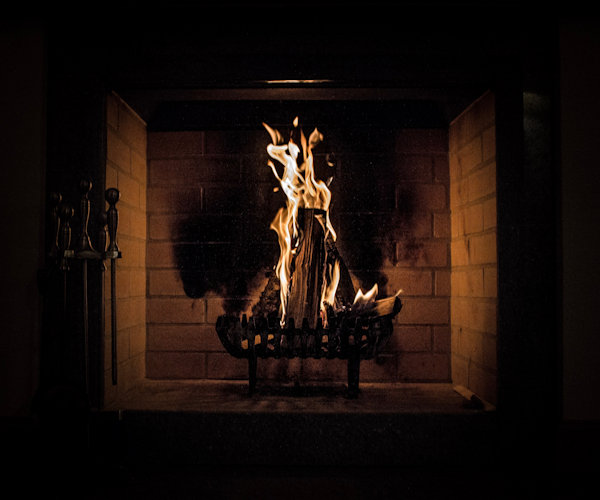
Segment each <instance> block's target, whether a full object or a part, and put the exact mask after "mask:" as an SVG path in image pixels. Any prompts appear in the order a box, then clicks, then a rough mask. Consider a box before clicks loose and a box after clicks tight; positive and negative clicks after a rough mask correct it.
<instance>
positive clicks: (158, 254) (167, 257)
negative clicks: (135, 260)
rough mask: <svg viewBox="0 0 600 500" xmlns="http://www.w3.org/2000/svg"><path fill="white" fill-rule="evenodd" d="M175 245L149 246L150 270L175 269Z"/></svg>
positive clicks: (149, 244)
mask: <svg viewBox="0 0 600 500" xmlns="http://www.w3.org/2000/svg"><path fill="white" fill-rule="evenodd" d="M173 250H174V249H173V243H171V242H165V243H162V242H161V243H152V242H149V243H148V245H147V259H148V267H149V268H174V267H176V263H175V255H174V251H173Z"/></svg>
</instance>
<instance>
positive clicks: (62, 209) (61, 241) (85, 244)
mask: <svg viewBox="0 0 600 500" xmlns="http://www.w3.org/2000/svg"><path fill="white" fill-rule="evenodd" d="M91 189H92V182H91V181H89V180H82V181H81V182H80V183H79V193H80V195H81V199H80V202H79V214H78V216H79V217H78V218H79V224H80V228H79V234H78V237H77V238H76V240H75V242H74V245H72V228H71V220H72V218H73V216H74V215H75V210H74V208H73V206H72V205H71V204H69V203H67V202H64V201H63V198H62V195H61V194H60V193H52V194H51V195H50V204H51V212H50V213H51V221H52V222H51V223H52V236H53V241H52V245H51V249H50V255H49V256H50V261H51V262H52V263H53V264H54V268H55V269H57V270H58V271H59V272H60V273H61V275H62V276H61V279H62V288H63V290H62V323H63V324H66V323H67V318H68V310H67V307H68V305H69V304H68V300H69V296H70V295H69V286H70V280H69V279H68V274H69V272H70V271H71V270H72V267H73V264H74V262H75V261H79V262H80V263H81V304H82V311H81V315H82V319H81V324H82V329H83V357H82V359H83V373H84V377H85V379H84V383H85V392H86V394H89V328H90V324H89V323H90V319H89V313H90V306H89V302H88V288H89V283H88V281H89V280H88V265H91V263H92V262H96V263H98V265H99V267H100V271H102V272H104V271H105V269H106V267H105V264H104V261H105V260H110V275H111V280H110V297H111V372H112V383H113V385H116V383H117V309H116V298H117V297H116V270H117V267H116V264H117V259H119V258H121V252H120V250H119V247H118V245H117V225H118V219H119V215H118V211H117V208H116V204H117V202H118V201H119V196H120V193H119V191H118V190H117V189H115V188H109V189H107V190H106V191H105V199H106V201H107V203H108V210H107V211H106V212H105V211H103V210H100V212H99V213H98V218H97V222H98V223H97V225H98V234H97V235H96V246H95V248H94V246H93V245H92V242H91V239H90V235H89V232H88V223H89V219H90V212H91V207H90V200H89V197H88V196H89V192H90V190H91ZM107 235H108V238H107ZM107 240H108V241H107ZM107 243H108V246H107ZM65 335H66V334H65V332H64V331H63V332H62V334H61V339H60V343H61V345H62V347H61V350H60V351H61V352H64V349H65V338H64V337H65Z"/></svg>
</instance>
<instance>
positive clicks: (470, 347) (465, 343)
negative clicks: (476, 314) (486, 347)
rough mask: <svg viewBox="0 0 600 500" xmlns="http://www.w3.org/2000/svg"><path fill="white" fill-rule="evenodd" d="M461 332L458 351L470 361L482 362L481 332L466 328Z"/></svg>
mask: <svg viewBox="0 0 600 500" xmlns="http://www.w3.org/2000/svg"><path fill="white" fill-rule="evenodd" d="M461 333H462V334H461V336H460V340H459V344H458V350H457V353H458V354H460V355H461V356H464V357H465V358H467V359H468V360H469V361H475V362H477V363H480V364H481V363H482V360H483V345H482V339H483V336H482V334H481V332H477V331H475V330H470V329H468V328H464V329H463V330H462V332H461Z"/></svg>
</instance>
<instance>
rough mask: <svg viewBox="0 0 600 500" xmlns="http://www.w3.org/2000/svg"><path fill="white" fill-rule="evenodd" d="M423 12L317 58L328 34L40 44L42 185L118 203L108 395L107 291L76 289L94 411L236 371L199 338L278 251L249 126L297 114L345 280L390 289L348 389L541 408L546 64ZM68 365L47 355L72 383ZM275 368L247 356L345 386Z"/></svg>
mask: <svg viewBox="0 0 600 500" xmlns="http://www.w3.org/2000/svg"><path fill="white" fill-rule="evenodd" d="M442 17H443V16H442ZM435 19H436V20H437V21H435V22H433V23H432V24H431V26H430V27H429V29H427V30H426V31H420V30H421V29H423V30H425V27H424V26H422V25H419V26H420V27H419V28H417V27H416V26H413V27H412V28H408V27H407V28H406V30H405V31H404V33H403V34H402V35H398V37H399V38H398V39H396V37H395V36H392V35H391V34H390V33H389V32H387V33H384V32H380V31H379V30H376V29H374V28H372V27H371V28H369V29H368V36H367V33H364V37H365V39H368V40H369V42H368V43H365V44H361V41H364V39H363V38H362V37H361V38H360V40H355V41H354V42H352V41H348V40H345V42H344V43H342V42H340V41H339V39H338V38H336V37H335V36H334V37H333V39H335V40H336V42H333V43H329V44H327V43H325V44H323V45H319V44H318V43H317V41H323V39H324V38H325V40H327V39H328V36H330V35H327V36H326V35H324V34H322V33H321V34H318V33H313V32H312V31H311V34H312V35H314V37H313V42H310V43H307V45H306V46H300V45H299V46H294V47H293V48H290V49H286V50H280V49H277V48H274V47H273V46H272V45H270V44H268V43H267V41H266V38H267V37H265V36H263V35H259V34H257V33H255V32H254V31H252V36H251V37H250V38H245V37H244V36H242V35H241V34H237V35H233V36H232V37H231V38H228V39H226V38H225V37H224V36H223V35H221V36H218V35H215V34H214V33H212V34H211V35H210V36H209V34H208V32H205V33H204V34H202V33H197V32H196V31H195V30H193V29H192V27H191V26H189V25H188V24H186V23H183V24H184V27H185V28H184V29H183V30H182V31H181V32H175V31H169V33H170V35H171V37H168V36H165V34H164V33H163V34H162V35H157V34H154V35H148V33H149V32H152V30H149V31H146V30H143V33H144V34H143V35H142V34H141V33H140V30H139V28H137V29H134V30H133V32H130V33H127V34H124V33H120V34H119V36H118V37H117V39H115V40H109V41H107V42H106V44H105V45H103V46H101V47H99V46H98V43H97V41H94V40H92V38H93V37H92V36H84V35H83V34H81V33H79V34H80V35H81V36H82V44H80V45H79V46H78V47H74V46H73V45H72V44H71V43H70V42H69V40H67V39H66V37H64V35H62V34H61V33H53V37H51V38H50V41H51V42H52V43H51V44H50V47H51V48H50V52H49V61H51V62H53V64H52V65H51V66H50V81H49V95H50V100H49V110H48V112H49V139H48V151H49V155H48V182H47V185H48V193H50V192H53V191H60V192H62V193H63V195H64V196H65V198H70V199H72V200H77V199H78V196H79V194H78V193H77V188H76V186H77V184H78V182H79V179H80V178H86V177H87V178H90V179H92V180H93V183H94V187H93V189H92V191H91V193H90V199H91V202H92V206H93V207H94V206H95V207H101V206H104V201H103V193H104V189H105V188H109V187H118V188H119V189H120V190H121V191H122V194H123V196H122V199H121V201H120V203H121V207H120V208H121V213H122V214H123V217H122V220H121V225H120V232H119V237H120V238H121V239H120V241H122V242H123V243H124V244H123V245H122V250H123V259H124V260H123V262H119V264H118V265H119V266H120V272H121V273H124V274H121V275H119V276H118V277H119V279H122V278H123V276H125V278H123V279H125V280H126V281H127V285H123V284H121V285H120V286H121V288H120V290H119V291H118V299H119V300H121V301H122V302H121V303H120V306H119V311H120V315H121V316H119V318H118V319H119V322H120V323H123V321H124V322H125V325H124V327H123V328H124V329H129V333H128V334H127V335H128V337H127V340H121V342H127V343H128V345H127V346H125V345H124V344H123V345H120V346H119V349H118V351H119V353H120V355H121V356H124V358H121V362H123V361H126V362H129V361H131V363H130V364H128V365H127V363H126V364H125V365H123V366H122V367H121V368H122V369H121V371H120V379H119V380H120V381H119V384H121V385H119V384H117V386H113V385H112V384H111V381H110V377H108V376H107V373H109V372H110V364H109V361H108V360H109V349H108V348H107V338H108V337H107V334H106V332H107V331H108V326H109V325H110V321H108V319H109V309H110V308H109V295H108V283H109V282H108V281H106V278H107V276H105V278H104V280H102V281H103V282H102V283H99V282H98V281H97V278H91V284H92V285H93V289H92V291H91V292H90V304H91V310H90V319H91V321H90V324H91V325H92V326H91V328H90V346H89V347H90V359H89V368H90V402H91V404H92V407H93V408H98V409H101V408H103V407H110V405H111V404H112V403H114V402H115V401H118V400H119V398H120V397H121V396H122V395H123V394H125V393H127V392H128V391H130V390H131V389H132V388H135V386H136V384H137V383H138V382H140V380H143V379H144V377H147V378H148V379H171V380H172V379H195V378H198V379H216V380H219V379H229V380H231V379H233V380H243V379H244V378H245V377H246V376H247V368H246V367H245V365H243V364H242V365H239V364H238V365H236V364H235V360H233V359H230V358H231V357H230V356H228V355H227V354H226V353H225V352H224V351H223V349H222V346H220V345H219V344H218V339H217V336H216V331H215V329H214V325H215V324H216V320H217V318H218V316H219V315H221V314H223V313H230V314H231V313H235V314H238V313H241V312H242V311H244V310H247V311H249V310H251V306H252V304H253V302H255V301H256V299H257V297H258V296H259V294H260V293H261V292H262V291H263V289H264V286H265V279H264V271H265V269H267V270H268V269H269V267H270V266H272V265H273V263H274V262H273V259H274V258H276V256H277V246H276V239H275V236H274V233H273V232H272V231H269V228H268V226H269V223H270V220H271V218H272V216H273V215H274V213H275V211H276V209H277V207H279V206H280V205H281V203H282V198H281V195H280V193H275V192H274V191H273V187H274V186H275V184H274V178H273V176H272V174H271V172H270V170H269V169H268V167H267V166H266V160H267V155H266V151H265V149H266V145H267V143H268V134H267V133H266V131H265V130H264V129H262V127H261V122H263V121H264V122H267V123H269V125H272V126H274V127H275V128H278V129H279V130H281V131H282V132H283V131H286V130H289V127H290V125H291V120H292V119H293V118H294V117H295V116H299V118H300V121H301V124H302V125H303V126H304V130H305V132H306V133H310V131H311V130H312V128H313V127H317V128H319V130H320V131H321V132H322V133H323V134H324V135H325V143H324V144H322V145H321V146H320V147H319V148H318V149H317V150H316V151H315V155H316V159H317V161H318V162H319V167H318V168H319V169H324V170H325V175H327V174H329V173H330V171H329V170H327V169H333V173H334V181H333V183H332V191H333V208H332V217H333V219H334V227H335V228H336V230H338V232H339V235H340V236H339V237H340V244H339V247H340V251H341V253H342V255H343V256H344V258H345V259H347V261H348V266H349V268H350V270H351V272H352V275H353V278H354V279H355V280H356V282H355V284H357V285H360V286H362V287H367V288H368V287H370V286H371V285H373V284H375V283H378V284H379V286H380V290H382V294H386V295H389V294H391V293H394V292H395V290H394V288H405V296H406V298H405V299H404V300H405V307H404V309H403V311H401V312H400V313H399V315H398V316H397V318H396V319H395V322H394V327H395V332H394V334H393V336H392V341H391V342H390V344H391V345H390V346H388V348H387V350H386V351H384V352H383V353H382V354H381V356H380V358H378V359H376V360H373V361H368V362H365V363H364V367H363V370H364V372H363V373H361V376H362V375H363V374H364V379H362V378H361V381H362V380H365V381H367V382H378V383H398V382H442V383H452V384H454V385H461V386H465V387H466V388H467V389H468V390H469V391H471V392H472V393H475V394H476V395H478V396H479V397H480V398H481V399H483V400H485V401H488V402H491V403H493V404H494V405H495V406H496V407H497V408H498V410H499V412H500V414H501V415H506V416H507V418H508V419H509V420H510V419H511V418H513V417H515V418H517V417H516V416H518V418H519V419H523V420H525V421H532V422H533V421H534V420H535V419H537V418H539V417H540V416H541V415H550V414H553V412H554V411H555V408H554V406H553V405H554V401H555V391H556V384H555V381H554V378H553V376H550V377H549V376H548V373H551V374H554V373H555V369H554V364H555V362H554V359H555V358H554V355H555V348H556V345H555V333H556V332H555V330H556V326H555V325H556V313H555V312H553V311H554V300H555V297H554V290H555V283H554V279H555V278H554V275H553V273H548V272H547V271H548V269H554V266H555V251H556V249H555V246H554V243H553V242H554V233H553V231H554V229H553V227H554V217H555V215H554V213H553V209H552V207H553V201H554V196H555V195H554V170H553V168H552V167H551V166H552V165H553V159H552V158H553V150H552V146H551V140H552V132H551V128H550V126H549V123H551V119H552V113H553V101H552V88H551V87H548V82H550V81H551V78H547V77H548V75H549V74H551V72H552V64H551V62H549V61H548V60H547V59H545V57H546V55H545V53H544V51H543V49H542V48H541V47H543V44H542V43H539V41H538V43H532V44H522V42H521V41H520V40H515V39H513V38H512V37H510V36H509V35H508V34H507V33H505V32H504V31H502V30H500V28H499V27H498V26H497V25H496V24H494V25H493V26H492V28H489V29H486V30H484V29H479V28H474V27H469V26H465V25H464V24H460V26H459V25H458V24H457V23H455V25H454V27H453V28H451V27H448V26H446V25H445V24H444V23H443V22H442V20H441V19H438V18H435ZM154 22H156V20H154ZM497 24H498V25H499V24H501V23H499V22H498V23H497ZM123 25H125V23H123ZM315 29H316V28H315ZM455 30H456V31H455ZM490 30H491V31H492V33H493V35H494V36H497V39H495V38H494V36H492V35H490V34H489V33H488V32H489V31H490ZM257 31H258V30H257ZM542 31H543V30H542ZM450 32H452V33H455V32H457V33H460V36H457V37H455V38H453V37H452V36H450ZM154 33H156V31H154ZM425 33H427V34H425ZM535 34H536V35H539V40H543V39H544V36H545V34H544V33H543V32H542V33H537V32H536V33H535ZM531 36H532V38H533V39H535V36H533V35H531ZM140 37H141V39H142V40H144V45H143V48H142V49H139V45H138V41H139V39H140ZM209 41H210V43H209ZM88 49H89V50H88ZM65 55H66V57H63V56H65ZM294 57H295V59H294ZM531 61H535V64H529V63H531ZM142 129H143V130H144V133H145V134H146V136H145V137H144V138H141V136H140V133H139V130H142ZM136 130H137V131H138V132H136ZM123 134H125V136H126V137H125V138H124V136H123ZM136 134H137V135H136ZM127 138H129V139H131V140H130V141H129V142H128V140H129V139H127ZM111 141H112V142H111ZM115 141H117V142H118V145H117V146H115ZM119 147H121V149H119ZM125 150H127V151H128V152H127V153H126V154H128V155H129V156H128V158H129V159H128V160H125V161H128V162H129V164H128V165H129V167H128V168H129V171H128V172H127V171H125V170H124V169H123V168H122V165H123V164H122V163H120V162H121V161H122V158H123V157H121V159H119V156H118V155H119V154H121V153H123V151H125ZM326 160H331V163H333V165H334V166H333V167H328V166H327V162H326ZM202 162H205V165H207V166H206V167H204V170H202V171H199V170H198V165H199V164H201V163H202ZM142 164H143V166H144V169H143V170H144V171H143V173H140V172H141V170H142V169H141V165H142ZM232 165H233V167H232ZM548 165H550V167H548ZM135 168H137V169H138V171H137V174H136V172H135V170H134V169H135ZM115 181H116V184H115ZM128 181H136V182H137V184H136V183H135V182H130V183H129V184H127V182H128ZM196 185H198V187H196ZM247 186H251V188H248V187H247ZM475 186H477V187H475ZM477 189H480V190H481V191H480V192H477V191H476V190H477ZM131 192H137V196H138V198H137V199H135V200H134V201H132V198H131V196H130V193H131ZM490 217H493V218H494V220H493V221H492V220H491V219H490ZM136 224H137V226H136ZM136 227H138V229H135V228H136ZM140 227H143V229H139V228H140ZM90 228H91V229H90V233H92V234H94V233H93V230H95V228H94V221H92V222H90ZM136 231H137V232H136ZM121 235H122V236H121ZM49 238H50V236H49ZM136 242H137V243H136ZM126 252H128V253H126ZM142 252H143V254H142ZM132 253H133V254H135V259H137V261H134V260H135V259H134V260H132V259H131V257H130V255H131V254H132ZM491 254H493V258H490V255H491ZM125 259H129V262H126V261H125ZM142 274H143V275H144V277H143V278H141V276H142ZM140 280H142V282H141V284H140ZM121 283H122V281H121ZM136 283H137V284H136ZM125 287H127V289H125ZM134 290H137V292H134ZM140 302H143V305H142V306H140ZM73 303H77V301H76V300H73ZM134 303H135V304H137V305H132V304H134ZM184 304H188V305H189V307H188V306H186V305H184ZM140 307H142V308H143V314H142V315H141V316H136V318H135V319H133V320H132V319H131V318H128V317H127V316H126V315H127V314H128V312H129V313H130V314H131V315H136V314H138V313H136V312H135V311H137V310H139V309H140ZM128 308H129V309H128ZM179 308H183V309H179ZM186 308H187V309H186ZM73 314H74V316H77V311H75V312H74V313H73ZM182 314H189V319H184V320H182V319H181V315H182ZM403 315H404V316H403ZM478 315H479V316H478ZM478 318H481V319H478ZM73 321H74V322H75V323H76V320H73ZM196 324H197V325H198V327H197V331H195V332H192V330H193V329H194V328H195V327H194V325H196ZM141 325H143V327H142V326H141ZM46 326H47V328H50V329H51V325H46ZM132 332H133V333H132ZM135 332H137V333H135ZM198 332H201V335H200V334H199V333H198ZM199 335H200V337H201V338H200V337H199ZM211 335H212V337H209V336H211ZM136 339H137V340H136ZM186 342H189V345H186ZM461 342H462V343H461ZM134 345H137V347H135V348H134V347H133V346H134ZM461 349H462V350H461ZM49 352H50V353H52V352H53V351H52V350H50V351H49ZM80 352H81V351H80V350H79V349H77V348H74V349H71V350H70V351H69V352H68V353H67V359H69V360H70V365H71V366H74V367H75V368H73V373H74V377H75V378H77V377H78V372H79V370H80V367H81V359H80V356H81V354H80ZM125 353H128V354H125ZM128 355H129V356H130V359H127V356H128ZM47 356H48V353H46V357H47ZM186 363H191V364H188V365H186ZM259 363H260V362H259ZM294 363H295V362H294ZM294 363H292V361H291V360H290V362H289V363H284V364H282V363H281V362H278V364H276V363H264V366H263V367H262V368H261V367H260V364H259V380H264V381H269V382H273V381H274V382H280V383H284V384H285V383H288V382H291V381H296V382H297V381H300V382H301V383H304V382H311V381H318V382H322V381H325V382H326V383H329V384H331V383H333V384H335V383H339V382H340V381H342V382H343V378H344V377H345V373H344V372H343V371H341V369H340V367H339V366H336V365H335V363H331V366H330V365H328V364H325V365H323V364H321V365H319V366H317V365H316V364H314V363H311V362H310V360H304V363H302V362H300V361H299V362H298V364H294ZM411 363H412V364H411ZM46 365H47V367H46V368H45V369H46V370H47V371H48V373H52V371H53V368H52V363H51V362H49V361H48V360H47V359H46ZM186 366H187V367H186ZM240 366H241V367H240ZM219 370H221V371H219ZM261 370H262V371H261ZM478 370H479V372H478ZM480 372H482V373H483V375H482V373H480ZM340 374H342V376H341V378H340ZM524 408H526V410H524Z"/></svg>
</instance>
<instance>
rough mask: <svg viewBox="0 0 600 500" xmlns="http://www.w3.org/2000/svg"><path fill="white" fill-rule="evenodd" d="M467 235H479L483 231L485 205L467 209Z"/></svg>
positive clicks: (479, 204)
mask: <svg viewBox="0 0 600 500" xmlns="http://www.w3.org/2000/svg"><path fill="white" fill-rule="evenodd" d="M464 214H465V233H466V234H472V233H479V232H481V231H483V204H481V203H477V204H475V205H471V206H468V207H466V208H465V211H464Z"/></svg>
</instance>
